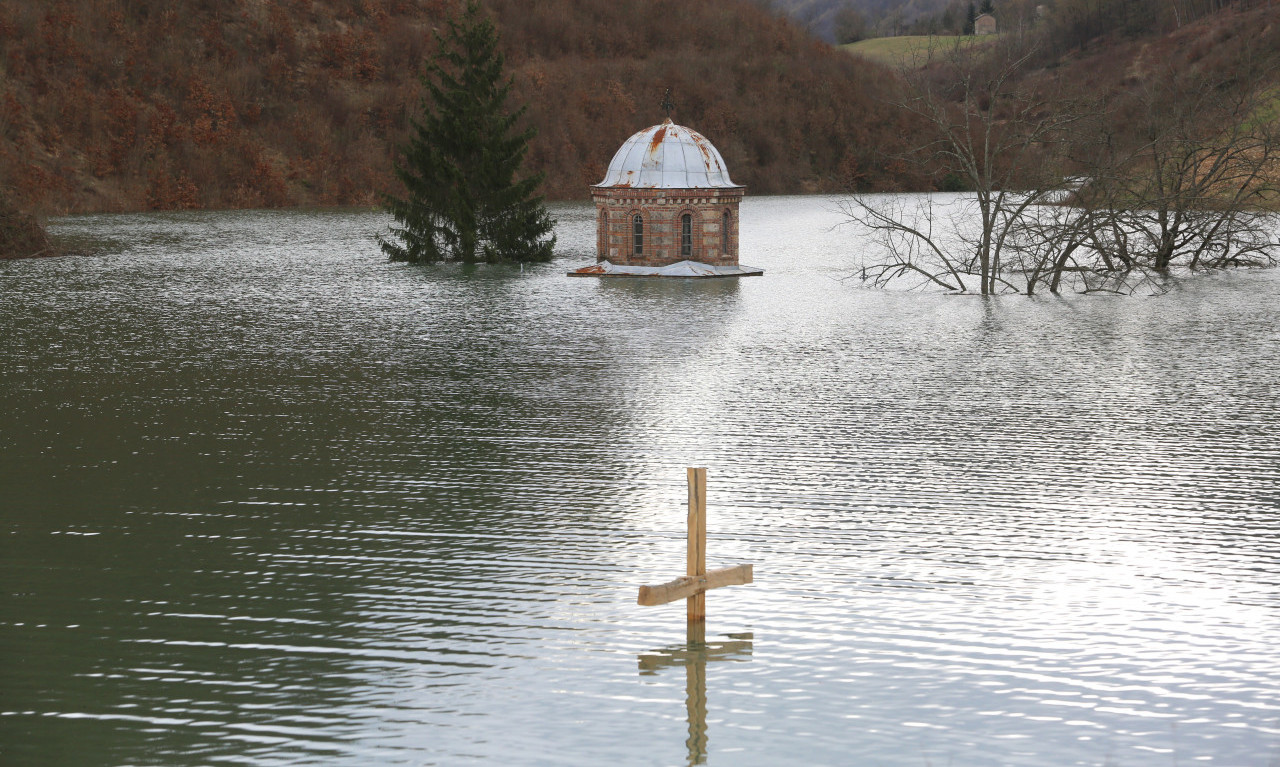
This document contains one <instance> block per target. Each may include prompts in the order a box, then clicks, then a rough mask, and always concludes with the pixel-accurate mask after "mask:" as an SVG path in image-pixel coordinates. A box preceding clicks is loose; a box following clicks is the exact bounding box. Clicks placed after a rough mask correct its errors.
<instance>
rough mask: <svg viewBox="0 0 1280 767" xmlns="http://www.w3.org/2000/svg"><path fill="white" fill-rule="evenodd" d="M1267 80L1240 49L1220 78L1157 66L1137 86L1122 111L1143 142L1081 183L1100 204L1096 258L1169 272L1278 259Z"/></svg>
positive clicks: (1277, 170) (1278, 193)
mask: <svg viewBox="0 0 1280 767" xmlns="http://www.w3.org/2000/svg"><path fill="white" fill-rule="evenodd" d="M1269 81H1270V78H1269V76H1268V73H1266V72H1261V71H1257V70H1256V68H1255V67H1252V66H1251V65H1250V61H1249V60H1248V59H1247V57H1246V59H1245V60H1243V61H1241V62H1239V64H1238V66H1236V67H1234V68H1232V74H1231V75H1230V76H1229V77H1226V78H1209V77H1206V76H1205V75H1203V74H1201V73H1197V72H1191V73H1188V74H1178V73H1173V72H1162V73H1159V75H1158V76H1154V77H1151V78H1149V79H1148V80H1147V81H1145V82H1144V83H1142V84H1141V85H1140V86H1139V87H1138V88H1137V89H1135V91H1134V93H1133V94H1132V98H1131V104H1130V105H1129V107H1130V108H1129V109H1127V110H1125V111H1124V112H1123V115H1124V119H1125V120H1127V121H1130V122H1131V124H1133V123H1136V124H1137V125H1140V126H1141V127H1142V128H1143V129H1144V134H1145V135H1144V138H1145V143H1142V144H1141V145H1139V146H1137V147H1135V148H1133V149H1129V150H1123V151H1112V152H1110V153H1108V154H1106V155H1104V156H1103V160H1102V162H1100V163H1099V166H1098V169H1097V172H1096V176H1097V178H1096V180H1095V182H1094V184H1093V189H1092V190H1090V192H1089V193H1088V197H1090V198H1091V200H1090V204H1091V205H1093V206H1096V207H1104V208H1106V209H1107V212H1108V215H1107V216H1106V217H1105V225H1103V226H1099V227H1098V228H1097V230H1096V231H1095V232H1094V233H1093V234H1094V237H1093V247H1094V249H1095V250H1096V251H1097V254H1098V256H1099V259H1100V260H1101V261H1102V266H1103V267H1105V268H1108V269H1114V270H1117V271H1119V270H1132V269H1142V270H1150V271H1152V272H1156V273H1159V274H1168V273H1170V271H1171V270H1173V269H1175V268H1178V267H1183V268H1188V269H1197V268H1219V267H1226V266H1261V265H1270V264H1274V263H1276V262H1277V258H1278V256H1280V242H1277V240H1276V236H1277V226H1278V225H1280V217H1278V216H1277V213H1276V209H1275V205H1276V203H1277V202H1278V201H1280V187H1278V186H1277V183H1278V181H1280V143H1277V138H1278V137H1277V135H1276V132H1275V125H1274V124H1273V123H1272V122H1271V121H1269V120H1267V119H1265V118H1264V117H1263V116H1262V114H1263V112H1262V110H1263V109H1265V105H1266V104H1267V103H1268V100H1267V96H1268V93H1269V91H1268V90H1267V84H1268V83H1269ZM1108 143H1111V142H1108Z"/></svg>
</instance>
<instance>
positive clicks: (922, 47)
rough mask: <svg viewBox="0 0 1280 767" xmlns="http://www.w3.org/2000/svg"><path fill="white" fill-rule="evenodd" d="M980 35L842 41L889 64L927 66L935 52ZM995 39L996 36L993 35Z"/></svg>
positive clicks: (967, 42)
mask: <svg viewBox="0 0 1280 767" xmlns="http://www.w3.org/2000/svg"><path fill="white" fill-rule="evenodd" d="M978 39H979V38H978V37H975V36H973V35H964V36H962V37H956V36H954V35H947V36H935V35H904V36H902V37H875V38H871V39H870V40H859V41H858V42H856V43H849V44H848V45H842V46H840V47H841V48H843V49H845V50H846V51H848V52H850V53H852V54H855V55H857V56H862V57H863V58H866V59H870V60H871V61H874V62H876V63H877V64H884V65H885V66H888V67H894V68H895V69H896V68H900V67H907V68H909V69H914V68H916V67H921V66H924V64H925V63H926V62H927V61H928V60H929V57H930V56H932V57H934V58H937V57H938V56H941V55H944V54H945V53H946V52H947V51H949V50H951V49H952V48H953V47H955V46H956V45H973V43H974V41H975V40H978ZM992 39H994V38H992Z"/></svg>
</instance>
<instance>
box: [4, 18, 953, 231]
mask: <svg viewBox="0 0 1280 767" xmlns="http://www.w3.org/2000/svg"><path fill="white" fill-rule="evenodd" d="M484 4H485V6H486V8H488V9H489V11H490V12H491V13H492V14H493V15H494V17H495V20H496V21H497V24H498V28H499V30H500V32H501V34H502V36H503V47H504V49H505V50H506V52H507V56H508V65H509V67H510V69H511V71H512V73H513V74H514V76H515V82H516V93H515V95H516V96H517V98H518V99H520V100H523V101H527V102H528V104H529V111H528V113H527V115H526V119H527V120H528V121H529V123H531V124H532V125H533V126H534V127H536V128H537V129H538V132H539V135H538V138H537V139H535V141H534V143H533V145H532V148H531V151H530V154H529V170H530V171H531V172H535V171H545V172H546V174H547V184H546V189H545V190H546V192H547V193H548V194H549V195H550V196H552V197H554V198H570V197H582V196H585V194H586V192H587V185H588V184H591V183H594V182H597V181H599V180H600V179H601V178H602V177H603V175H604V169H605V165H606V164H607V163H608V161H609V159H610V157H611V156H612V154H613V152H614V150H616V149H617V147H618V146H619V145H620V144H621V143H622V142H623V141H624V140H625V139H626V137H627V136H629V135H630V134H631V133H633V132H635V131H637V130H640V129H642V128H644V127H646V126H648V125H651V124H653V123H656V122H659V121H660V120H661V119H663V117H664V114H663V112H662V110H661V109H660V108H659V106H658V104H659V102H660V101H661V99H662V94H663V91H664V89H665V88H671V90H672V93H673V95H674V99H675V101H676V103H677V108H676V110H675V113H674V115H673V116H674V118H675V119H676V120H677V121H679V122H681V123H684V124H686V125H689V126H690V127H693V128H695V129H697V130H699V131H701V132H702V133H704V134H705V135H706V136H707V137H708V138H709V139H711V141H712V142H713V143H715V145H716V146H717V147H718V148H719V149H720V151H721V152H722V154H723V155H724V157H725V159H726V161H727V163H728V165H729V168H730V171H731V173H732V175H733V177H734V179H735V180H736V181H738V182H740V183H745V184H747V185H749V186H750V187H751V190H752V191H753V192H755V193H770V192H773V193H779V192H818V191H834V190H840V189H846V188H862V189H871V188H875V189H899V188H928V187H929V186H930V184H931V181H930V179H928V178H927V177H923V176H921V175H919V174H918V173H914V172H911V171H907V170H906V169H905V168H903V167H902V166H900V165H897V164H895V163H893V162H891V161H890V160H888V159H887V158H888V157H889V156H891V155H893V154H894V153H895V152H896V151H897V150H899V149H901V148H902V147H904V146H905V145H906V144H908V143H909V142H910V140H911V135H912V133H913V131H914V130H915V128H914V127H913V123H912V122H911V120H910V119H909V118H907V117H906V116H904V115H902V114H900V113H899V112H897V111H895V110H892V109H891V108H889V107H888V106H886V99H885V98H884V97H885V96H886V95H887V91H886V89H889V88H892V87H894V86H893V81H892V79H891V78H889V77H887V75H886V73H885V72H884V71H883V70H879V69H877V68H876V67H874V65H871V64H868V63H866V62H863V61H860V60H857V59H854V58H852V57H849V56H847V55H845V54H843V53H842V52H840V51H836V50H833V49H831V48H829V47H827V46H826V45H824V44H822V43H820V42H818V41H816V40H814V39H812V38H811V37H809V36H808V35H807V34H806V33H805V32H804V31H803V30H802V29H800V28H799V27H797V26H796V25H794V24H793V23H791V22H790V21H788V20H786V19H784V18H781V17H779V16H778V15H776V14H774V13H771V12H769V11H768V10H766V9H763V8H761V7H760V6H759V5H758V4H756V3H753V2H750V0H700V1H699V2H696V3H690V2H686V1H684V0H609V1H607V2H606V0H546V1H545V2H537V3H528V2H522V1H520V0H486V1H485V3H484ZM454 9H455V3H454V2H453V1H452V0H257V1H256V2H239V3H221V2H209V1H208V0H52V1H51V2H48V3H32V2H29V0H0V51H2V52H3V53H2V54H0V55H2V56H3V60H2V61H0V66H2V67H3V72H4V77H3V78H0V185H2V186H3V187H5V188H7V189H9V190H11V192H12V195H13V197H14V198H15V200H16V202H17V203H18V204H19V205H21V206H22V207H24V208H27V209H34V210H37V211H41V212H44V213H63V212H71V211H98V210H137V209H177V208H194V207H259V206H289V205H353V204H354V205H368V204H373V203H376V202H377V201H378V199H379V195H380V194H381V193H382V192H384V191H387V190H390V189H391V188H392V187H393V185H394V181H393V176H392V173H391V167H392V157H393V147H394V146H396V145H398V144H400V143H401V142H402V141H403V139H404V137H405V135H406V128H407V119H408V117H407V116H408V115H409V114H412V113H414V112H415V111H416V108H415V107H416V102H417V100H418V98H419V95H420V92H421V87H420V84H419V82H418V79H417V76H418V74H419V73H420V72H421V69H422V66H421V65H422V62H423V61H424V58H425V57H427V56H429V55H431V53H432V51H433V48H434V44H435V43H434V38H433V34H432V32H433V29H435V28H437V27H438V26H439V25H440V23H441V21H442V20H443V19H444V18H445V16H446V15H447V14H449V13H451V12H453V11H454Z"/></svg>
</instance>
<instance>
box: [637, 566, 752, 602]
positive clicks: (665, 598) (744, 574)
mask: <svg viewBox="0 0 1280 767" xmlns="http://www.w3.org/2000/svg"><path fill="white" fill-rule="evenodd" d="M751 575H752V572H751V565H737V566H735V567H726V568H724V569H723V570H712V571H711V572H709V573H707V574H705V575H686V576H684V577H682V578H676V579H675V580H674V581H671V582H670V583H664V584H662V585H661V586H641V587H640V596H639V598H638V599H637V600H636V604H641V605H665V604H666V603H667V602H674V601H676V600H677V599H686V598H688V597H692V596H696V595H698V594H702V593H704V592H706V591H708V590H710V589H718V588H720V587H721V586H738V585H741V584H743V583H751Z"/></svg>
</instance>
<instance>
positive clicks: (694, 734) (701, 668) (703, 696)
mask: <svg viewBox="0 0 1280 767" xmlns="http://www.w3.org/2000/svg"><path fill="white" fill-rule="evenodd" d="M688 627H689V628H688V632H689V636H688V640H687V641H686V642H685V643H684V644H677V645H669V646H667V647H663V648H662V649H660V650H654V651H653V652H650V653H644V654H641V655H640V656H639V657H638V658H637V660H638V661H639V665H640V675H641V676H654V675H656V674H657V673H658V672H659V671H661V670H663V669H665V668H671V667H673V666H677V667H678V666H683V667H684V674H685V683H684V696H685V703H684V705H685V711H686V712H687V721H688V723H689V737H688V738H687V739H686V740H685V747H686V748H688V749H689V764H706V763H707V740H708V738H707V661H745V660H749V659H750V657H751V640H752V639H753V635H752V634H751V632H749V631H748V632H744V633H740V634H725V637H726V638H725V639H724V640H718V641H713V642H708V641H707V624H706V623H704V622H702V621H695V622H693V623H689V624H688Z"/></svg>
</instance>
